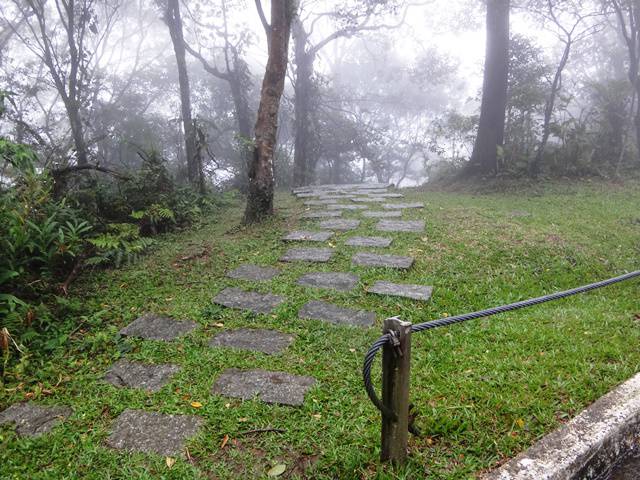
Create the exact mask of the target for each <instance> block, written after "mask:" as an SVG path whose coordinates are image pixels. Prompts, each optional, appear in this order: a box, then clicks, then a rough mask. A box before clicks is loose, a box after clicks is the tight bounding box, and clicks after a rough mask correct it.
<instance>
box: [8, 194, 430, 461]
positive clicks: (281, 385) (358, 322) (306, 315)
mask: <svg viewBox="0 0 640 480" xmlns="http://www.w3.org/2000/svg"><path fill="white" fill-rule="evenodd" d="M388 189H389V186H388V185H385V184H351V185H322V186H309V187H303V188H299V189H295V190H294V191H293V193H294V195H295V196H297V197H298V198H300V199H303V200H304V204H305V206H306V207H309V210H308V211H306V212H305V213H304V214H303V215H302V218H303V219H308V220H314V219H315V220H317V225H316V227H317V228H319V229H320V230H294V231H291V232H289V233H288V234H286V235H285V236H283V238H282V240H283V241H284V242H318V243H323V242H328V241H329V240H331V241H332V244H331V246H332V247H333V246H334V244H340V245H339V246H345V247H350V248H355V249H359V248H388V247H390V246H391V245H392V243H393V238H387V237H384V236H361V235H360V236H359V235H356V236H351V237H349V238H345V239H342V238H341V237H340V235H343V234H342V233H341V234H336V233H335V232H346V231H352V230H357V229H359V228H360V226H361V222H360V220H358V219H353V218H349V219H346V218H340V217H342V215H343V212H348V214H349V215H351V216H353V215H360V216H361V217H362V218H364V219H380V220H379V221H378V223H377V225H376V227H375V228H376V229H377V230H378V231H381V232H393V233H396V234H402V233H421V232H424V230H425V222H424V220H400V218H402V216H403V211H404V210H406V209H420V208H423V207H424V204H423V203H421V202H405V203H393V202H390V199H398V198H403V197H404V195H403V194H401V193H398V192H393V191H391V192H390V191H388ZM369 203H371V204H375V205H367V204H369ZM378 204H379V205H378ZM370 206H373V207H378V210H369V207H370ZM368 221H371V220H368ZM336 251H339V249H337V248H336V249H334V248H291V249H288V250H286V251H285V253H284V254H283V255H282V256H281V257H280V261H281V262H321V263H326V262H330V261H331V260H332V259H333V257H334V253H335V252H336ZM348 254H349V255H352V265H353V266H355V267H384V268H394V269H401V270H406V269H409V268H411V266H412V265H413V263H414V259H413V258H412V257H409V256H402V255H381V254H376V253H371V252H367V251H358V250H356V251H355V253H352V252H351V251H350V252H349V253H348ZM281 273H282V272H281V269H280V268H275V267H273V266H260V265H253V264H251V263H246V264H241V265H238V266H237V267H235V268H234V269H232V270H230V271H229V272H228V273H227V274H226V277H227V278H228V279H229V281H230V282H239V281H243V282H269V281H271V280H273V279H275V278H276V277H278V276H279V275H280V274H281ZM381 275H383V273H381ZM360 281H361V279H360V277H359V276H358V275H356V274H355V273H353V272H331V271H328V272H308V273H305V274H303V275H301V276H300V277H298V279H297V284H298V285H300V286H302V287H305V288H314V289H321V290H332V291H337V292H343V293H347V292H354V291H356V289H357V288H358V285H359V284H360ZM432 291H433V288H432V287H431V286H426V285H414V284H406V283H392V282H389V281H386V280H384V279H383V278H380V279H378V280H377V281H375V282H374V283H373V285H368V286H365V290H364V291H363V293H364V292H366V293H367V294H372V295H373V294H375V295H391V296H397V297H404V298H407V299H410V300H414V301H428V300H429V299H430V298H431V294H432ZM352 294H353V293H351V295H352ZM291 300H293V299H289V298H284V297H282V296H279V295H274V294H272V293H258V292H255V291H247V290H244V289H240V288H237V287H234V286H229V287H227V288H224V289H223V290H222V291H220V292H218V293H217V295H216V296H215V297H214V298H213V302H214V303H216V304H218V305H222V306H224V307H227V308H232V309H240V310H245V311H249V312H253V313H255V314H271V313H273V312H274V310H275V309H276V308H277V307H279V306H280V305H283V304H285V303H288V302H289V301H291ZM385 313H386V314H387V315H389V316H392V315H394V314H395V313H397V312H393V311H389V312H385ZM258 318H259V317H258ZM298 318H299V319H301V320H319V321H322V322H327V323H329V324H331V325H337V326H342V327H364V328H368V327H374V326H375V325H376V320H377V319H376V313H375V312H370V311H366V310H363V309H358V308H347V307H346V306H341V305H337V304H334V303H329V302H326V301H320V300H314V301H309V302H307V303H306V304H304V305H303V306H302V307H301V308H300V309H299V311H298ZM252 321H253V320H252ZM255 321H256V322H259V321H260V320H259V319H256V320H255ZM197 327H198V324H197V323H196V322H193V321H190V320H182V321H181V320H175V319H173V318H170V317H166V316H162V315H158V314H155V313H147V314H145V315H143V316H141V317H139V318H137V319H135V320H134V321H133V322H132V323H130V324H129V325H127V326H126V327H124V328H123V329H122V330H120V334H121V335H122V336H125V337H139V338H142V339H143V340H159V341H165V342H170V341H174V342H175V341H178V340H180V339H182V338H183V337H184V336H186V335H188V334H189V333H190V332H192V331H193V330H194V329H195V328H197ZM332 328H333V327H332ZM294 342H295V337H294V336H293V335H291V334H289V333H286V332H280V331H276V330H269V329H262V328H238V329H231V330H222V331H220V332H219V333H217V334H216V335H214V336H213V337H212V338H210V339H209V341H208V344H207V345H208V347H209V348H228V349H234V350H238V351H239V352H256V353H258V354H266V355H285V352H286V350H287V349H288V348H289V347H290V346H291V345H292V344H293V343H294ZM238 354H242V353H238ZM292 366H293V364H292ZM181 371H182V367H181V366H180V365H173V364H146V363H141V362H136V361H132V360H129V359H126V358H122V359H120V360H118V361H117V362H115V363H114V364H113V365H111V367H109V369H108V370H107V371H106V373H105V375H104V377H103V380H104V381H105V382H108V383H110V384H112V385H114V386H115V387H117V388H131V389H142V390H145V391H147V392H148V394H149V395H153V394H154V393H155V392H158V391H159V390H160V389H162V388H163V387H164V386H165V385H167V384H168V383H169V382H171V379H172V378H173V376H174V375H176V374H178V373H179V372H181ZM182 373H183V374H188V373H189V372H182ZM316 386H317V382H316V380H315V379H314V378H312V377H308V376H301V375H294V374H292V373H288V372H279V371H268V370H262V369H249V370H240V369H237V368H227V369H226V370H224V371H222V373H220V374H219V375H218V376H217V378H216V379H215V381H214V382H212V387H211V394H212V395H221V396H224V397H233V398H240V399H242V400H252V399H257V400H259V401H262V402H266V403H275V404H282V405H290V406H300V405H302V404H303V403H304V400H305V395H306V394H307V392H308V391H309V390H310V389H311V388H314V387H316ZM150 404H153V402H151V403H150ZM70 415H72V411H71V409H69V408H68V407H64V406H53V407H51V406H42V405H37V404H35V403H19V404H15V405H12V406H10V407H9V408H7V409H6V410H4V411H3V412H0V425H2V424H7V423H12V424H15V425H16V433H17V434H18V435H20V436H37V435H41V434H43V433H47V432H49V431H50V430H51V429H52V428H54V427H55V426H56V425H57V424H58V423H60V422H61V421H63V420H64V419H66V418H67V417H69V416H70ZM203 424H204V419H203V418H202V417H201V416H200V415H166V414H162V413H159V412H153V411H146V410H130V409H127V410H124V411H123V412H122V413H121V414H120V415H119V416H118V417H117V418H116V419H115V420H114V421H113V423H112V425H111V432H110V434H109V436H108V438H107V439H106V440H105V445H106V446H108V447H110V448H114V449H119V450H125V451H131V452H144V453H153V454H158V455H163V456H168V455H173V456H176V455H183V454H184V452H185V447H186V442H188V441H189V440H190V439H192V438H193V437H195V436H196V435H197V434H198V433H199V432H200V431H201V427H202V426H203Z"/></svg>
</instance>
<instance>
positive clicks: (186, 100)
mask: <svg viewBox="0 0 640 480" xmlns="http://www.w3.org/2000/svg"><path fill="white" fill-rule="evenodd" d="M164 21H165V23H166V24H167V26H168V27H169V34H170V35H171V42H172V43H173V50H174V52H175V55H176V63H177V65H178V83H179V85H180V105H181V109H182V125H183V129H184V143H185V153H186V156H187V177H188V180H189V183H190V184H191V185H192V186H193V187H195V188H197V189H198V190H199V191H200V192H204V189H205V185H204V174H203V171H202V155H201V149H200V148H199V147H198V144H197V141H198V139H197V128H196V125H195V123H194V120H193V118H192V116H191V88H190V86H189V75H188V74H187V62H186V59H185V55H186V53H185V52H186V50H185V42H184V36H183V32H182V17H181V16H180V0H167V4H166V9H165V15H164Z"/></svg>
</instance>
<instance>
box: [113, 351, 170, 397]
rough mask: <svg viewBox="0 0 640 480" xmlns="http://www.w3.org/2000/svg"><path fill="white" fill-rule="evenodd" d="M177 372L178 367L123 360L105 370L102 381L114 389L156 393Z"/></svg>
mask: <svg viewBox="0 0 640 480" xmlns="http://www.w3.org/2000/svg"><path fill="white" fill-rule="evenodd" d="M179 371H180V367H179V366H178V365H171V364H158V365H154V364H149V363H142V362H131V361H129V360H126V359H124V358H123V359H121V360H118V361H117V362H116V363H114V364H113V365H112V366H111V368H110V369H109V370H107V373H106V374H105V376H104V380H105V381H106V382H108V383H110V384H112V385H115V386H116V387H128V388H140V389H142V390H146V391H148V392H157V391H158V390H160V389H161V388H162V387H163V386H164V385H166V384H167V383H168V382H169V381H170V380H171V377H172V376H173V375H175V374H176V373H178V372H179Z"/></svg>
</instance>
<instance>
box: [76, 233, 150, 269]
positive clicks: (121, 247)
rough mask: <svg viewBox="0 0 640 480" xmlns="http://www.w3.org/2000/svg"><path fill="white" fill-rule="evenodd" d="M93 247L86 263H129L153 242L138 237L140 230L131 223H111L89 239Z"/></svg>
mask: <svg viewBox="0 0 640 480" xmlns="http://www.w3.org/2000/svg"><path fill="white" fill-rule="evenodd" d="M89 243H91V245H93V246H94V247H95V254H94V255H93V256H92V257H90V258H89V259H88V260H87V265H115V266H116V267H120V266H121V265H123V264H127V265H129V264H131V263H134V262H135V261H137V260H138V259H139V258H140V255H142V254H143V253H144V251H145V250H146V249H147V248H149V247H150V246H151V245H152V244H153V240H151V239H149V238H143V237H140V231H139V229H138V227H137V226H136V225H133V224H131V223H112V224H110V225H108V226H107V231H106V232H104V233H102V234H100V235H97V236H95V237H93V238H90V239H89Z"/></svg>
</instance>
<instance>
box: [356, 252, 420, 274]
mask: <svg viewBox="0 0 640 480" xmlns="http://www.w3.org/2000/svg"><path fill="white" fill-rule="evenodd" d="M351 262H352V263H353V264H354V265H358V266H360V267H387V268H400V269H403V270H406V269H408V268H411V265H413V257H401V256H398V255H377V254H375V253H365V252H359V253H356V254H355V255H354V256H353V257H351Z"/></svg>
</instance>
